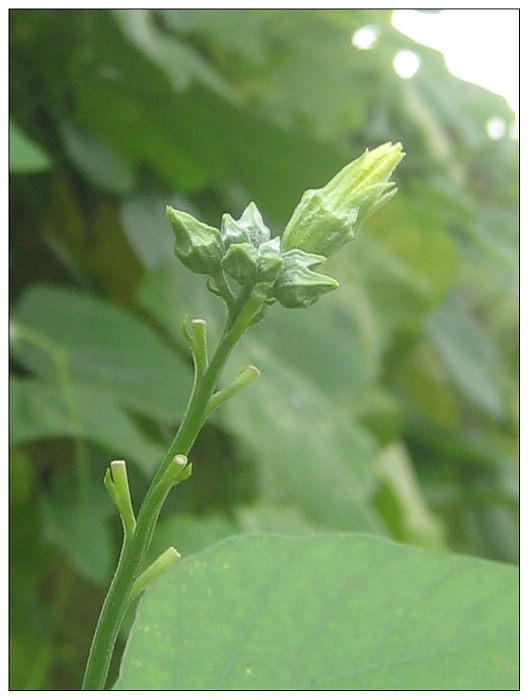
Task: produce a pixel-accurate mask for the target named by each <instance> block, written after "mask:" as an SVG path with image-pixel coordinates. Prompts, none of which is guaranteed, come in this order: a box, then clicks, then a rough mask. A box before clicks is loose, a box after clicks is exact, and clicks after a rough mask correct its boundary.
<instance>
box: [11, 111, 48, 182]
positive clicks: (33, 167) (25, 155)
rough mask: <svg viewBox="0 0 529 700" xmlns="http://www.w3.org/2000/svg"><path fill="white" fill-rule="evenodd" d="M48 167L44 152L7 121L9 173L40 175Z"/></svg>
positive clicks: (46, 156)
mask: <svg viewBox="0 0 529 700" xmlns="http://www.w3.org/2000/svg"><path fill="white" fill-rule="evenodd" d="M50 165H51V160H50V157H49V156H48V154H47V153H46V151H45V150H44V149H43V148H42V147H41V146H39V145H38V144H37V143H35V141H33V140H32V139H30V138H29V136H26V134H25V133H24V132H23V131H22V129H20V127H18V126H17V125H16V124H15V122H14V121H13V120H12V119H9V172H10V173H22V174H26V173H40V172H42V171H43V170H48V169H49V167H50Z"/></svg>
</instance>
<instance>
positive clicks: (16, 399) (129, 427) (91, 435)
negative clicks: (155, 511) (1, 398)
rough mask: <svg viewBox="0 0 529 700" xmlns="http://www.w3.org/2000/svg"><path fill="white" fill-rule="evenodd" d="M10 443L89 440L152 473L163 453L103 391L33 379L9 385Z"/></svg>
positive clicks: (11, 380) (76, 384) (12, 379)
mask: <svg viewBox="0 0 529 700" xmlns="http://www.w3.org/2000/svg"><path fill="white" fill-rule="evenodd" d="M9 419H10V422H9V441H10V444H11V445H12V446H13V445H22V444H25V443H28V442H34V441H36V440H42V439H49V438H54V437H66V436H68V437H77V438H82V439H84V440H91V441H93V442H95V443H97V444H98V445H100V446H101V447H103V448H104V449H105V450H107V451H108V452H110V454H112V455H114V457H115V458H116V459H117V458H120V459H121V458H124V459H127V460H131V461H133V462H135V463H136V464H138V465H140V466H141V467H142V469H143V470H144V471H145V472H146V473H147V474H152V473H153V471H154V469H155V467H156V466H157V464H158V463H159V462H160V460H161V458H162V457H163V448H162V447H161V446H160V445H159V444H156V443H154V442H153V441H151V440H149V439H147V438H146V437H145V436H144V435H143V434H142V432H141V430H140V429H139V428H138V427H137V426H136V425H135V423H134V421H133V420H132V419H131V417H130V416H129V415H128V414H127V413H126V412H125V411H124V410H123V409H122V408H121V407H120V406H119V405H118V404H117V403H116V402H115V401H114V399H113V398H112V397H111V396H109V394H108V393H107V392H105V391H104V389H101V388H99V389H94V388H92V387H90V386H86V385H83V384H79V383H77V382H73V383H72V382H70V383H69V384H68V386H64V387H61V386H59V385H56V384H46V383H44V382H41V381H38V380H34V379H20V378H17V377H11V378H10V380H9Z"/></svg>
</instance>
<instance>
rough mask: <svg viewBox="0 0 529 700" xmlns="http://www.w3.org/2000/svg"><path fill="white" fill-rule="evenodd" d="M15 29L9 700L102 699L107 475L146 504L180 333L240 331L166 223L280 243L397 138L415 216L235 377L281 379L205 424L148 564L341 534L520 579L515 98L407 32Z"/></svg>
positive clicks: (380, 226)
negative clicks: (452, 66) (300, 215)
mask: <svg viewBox="0 0 529 700" xmlns="http://www.w3.org/2000/svg"><path fill="white" fill-rule="evenodd" d="M366 26H370V27H371V28H372V29H375V30H376V36H377V40H376V42H375V43H374V45H373V46H372V47H371V49H370V50H361V49H359V48H356V47H355V46H354V44H353V42H352V37H353V36H354V35H355V32H357V30H359V29H360V28H362V27H366ZM9 34H10V48H9V57H10V116H11V119H10V173H11V178H10V322H11V323H10V331H11V332H10V335H11V363H10V439H11V451H10V456H11V461H10V498H11V511H10V518H11V519H10V533H11V547H10V556H11V562H10V565H11V583H12V585H11V594H10V599H11V687H12V688H13V689H21V688H27V689H67V688H75V687H79V684H80V680H81V676H82V670H83V664H84V661H85V657H86V654H87V650H88V645H89V642H90V638H91V634H92V631H93V626H94V624H95V620H96V616H97V613H98V610H99V606H100V604H101V601H102V597H103V595H104V591H105V586H106V585H107V584H108V581H109V577H110V575H111V571H112V568H113V565H114V563H115V560H116V557H117V553H118V547H119V540H120V532H119V523H118V519H117V517H116V516H115V514H114V512H113V509H112V507H111V504H110V501H109V499H108V498H107V495H106V493H105V491H104V489H103V486H102V477H103V473H104V469H105V467H106V465H107V463H108V461H109V460H110V459H113V458H125V459H127V461H128V463H129V469H130V474H131V479H132V487H133V491H134V494H135V498H136V502H137V503H138V502H139V500H140V498H141V495H142V493H144V491H145V489H146V486H147V483H148V479H149V476H150V475H151V474H152V473H153V471H154V470H155V468H156V466H157V462H158V460H159V459H160V457H161V456H162V454H163V452H164V449H165V448H166V447H167V445H168V443H169V441H170V438H171V436H172V435H173V433H174V431H175V428H176V427H177V425H178V421H179V419H180V418H181V416H182V414H183V411H184V410H185V405H186V401H187V395H188V391H189V389H190V385H191V379H192V374H191V364H190V358H189V357H188V355H187V352H186V348H185V345H184V343H183V338H182V335H181V331H180V324H181V321H182V319H183V317H184V315H185V314H186V313H189V314H190V316H191V317H204V318H206V319H207V321H208V329H209V333H210V336H211V339H212V341H214V339H215V337H216V335H217V333H218V331H219V329H220V326H221V322H222V319H223V308H222V306H221V303H220V302H218V300H217V299H215V298H213V297H211V295H210V294H208V293H207V292H206V290H205V287H204V283H203V279H201V278H198V277H195V276H193V275H192V274H191V273H189V272H188V271H187V270H186V269H184V268H183V267H182V266H181V265H179V264H178V262H177V260H176V258H174V257H173V254H172V247H173V241H172V233H171V231H170V228H169V225H168V222H167V221H166V220H165V214H164V208H165V205H166V204H167V203H170V204H172V205H173V206H176V207H178V208H181V209H185V210H188V211H190V212H192V213H194V214H195V215H196V216H198V217H199V218H202V219H203V220H205V221H207V222H208V223H210V224H212V225H216V226H218V225H219V223H220V217H221V215H222V213H223V212H225V211H228V212H231V213H232V214H233V215H234V216H235V217H238V216H239V215H240V213H241V211H242V209H243V208H244V207H245V206H246V204H247V203H248V202H249V201H250V200H255V202H256V203H257V205H258V207H259V208H260V209H261V211H262V212H263V215H264V217H265V221H266V222H267V224H268V225H269V226H270V227H271V228H272V229H273V231H274V233H275V234H279V233H280V232H281V231H282V229H283V227H284V225H285V224H286V222H287V220H288V218H289V216H290V214H291V212H292V210H293V208H294V206H295V205H296V203H297V202H298V200H299V198H300V196H301V194H302V192H303V191H304V190H305V189H307V188H309V187H318V186H321V185H323V184H324V183H325V182H326V181H327V180H328V179H329V178H330V177H331V176H332V175H333V174H334V173H335V172H336V171H337V170H338V169H339V168H340V167H342V166H343V165H344V164H345V163H347V162H348V161H350V160H352V159H353V158H355V157H357V156H358V155H359V154H360V153H361V152H362V151H363V150H364V149H365V148H366V147H375V146H377V145H379V144H381V143H384V142H385V141H389V140H391V141H401V142H402V143H403V145H404V148H405V150H406V152H407V157H406V159H405V161H404V162H403V164H402V165H401V166H400V167H399V169H398V171H397V173H396V180H397V181H398V185H399V190H400V191H399V194H398V196H397V197H396V198H395V199H394V200H392V201H391V203H390V204H389V205H387V206H386V207H384V208H383V209H382V210H381V211H380V212H378V213H377V214H376V216H375V217H374V218H373V219H372V220H370V221H369V222H368V224H366V226H365V228H364V229H363V231H362V233H361V236H360V237H359V239H358V240H357V241H356V242H355V243H354V244H352V245H350V246H348V247H346V248H345V249H344V250H343V254H342V253H341V254H340V255H339V256H336V258H333V259H332V260H331V261H329V262H328V263H327V265H326V268H327V269H326V271H327V272H328V273H329V274H331V275H332V276H335V277H337V278H338V279H339V280H340V283H341V286H340V288H339V290H338V291H336V292H333V294H332V295H329V296H326V297H324V298H323V299H322V300H321V301H320V302H319V303H318V304H317V305H316V306H315V307H313V308H311V309H309V310H308V311H304V310H301V311H285V310H283V309H282V308H276V306H274V307H273V308H272V309H271V310H270V311H269V313H268V317H267V319H266V322H265V323H263V324H262V325H260V326H257V327H256V328H255V329H253V330H251V331H250V332H249V333H248V334H247V336H246V337H245V338H244V340H243V342H242V343H241V345H240V348H239V349H238V350H237V353H236V356H235V357H234V358H233V362H232V363H231V365H230V366H229V367H228V368H227V370H226V373H227V376H228V375H230V376H231V374H233V373H234V372H235V371H236V370H237V369H238V366H239V365H240V364H242V363H248V362H252V363H255V364H256V365H257V366H258V367H259V368H260V369H261V372H262V376H261V378H260V379H259V381H257V382H256V383H255V384H252V386H251V387H249V388H247V389H246V390H245V391H244V392H242V393H241V394H240V395H237V397H236V398H235V399H234V400H233V401H232V402H230V403H229V404H227V405H226V407H225V408H224V409H223V410H222V412H219V413H218V416H217V415H216V417H215V419H214V420H212V421H211V422H210V423H209V424H208V425H207V426H206V428H205V429H204V431H203V433H202V435H201V436H200V438H199V440H198V443H197V444H196V447H195V448H194V450H193V454H192V459H193V462H194V464H195V469H194V473H193V478H192V479H190V480H189V481H187V482H185V484H184V485H182V486H181V487H179V488H178V490H177V492H175V493H174V494H172V495H171V497H170V499H169V502H168V504H167V506H166V507H165V508H164V511H163V513H162V520H161V523H160V528H159V531H158V533H157V535H156V538H155V542H154V543H153V551H152V556H154V555H155V554H156V553H158V552H159V551H160V550H161V549H162V548H163V547H165V546H167V545H168V544H174V545H176V546H177V547H178V549H179V550H180V551H181V552H182V554H183V555H184V556H185V555H186V554H189V553H191V552H193V551H196V550H198V549H200V548H201V547H204V546H207V545H209V544H211V543H213V542H215V541H216V540H218V539H220V538H222V537H225V536H227V535H231V534H234V533H238V532H249V531H267V532H284V533H296V534H298V533H306V532H313V531H316V530H320V531H321V530H335V529H338V530H358V531H366V532H372V533H377V534H380V535H382V536H385V537H390V538H394V539H396V540H398V541H401V542H410V543H414V544H417V545H420V546H422V547H430V548H445V549H449V550H452V551H456V552H466V553H471V554H474V555H478V556H482V557H487V558H492V559H497V560H501V561H508V562H515V561H517V556H518V442H517V441H518V361H519V358H518V347H519V336H518V142H517V141H516V140H515V139H513V138H511V137H510V136H509V128H510V126H511V125H512V124H513V121H514V115H513V113H512V112H511V110H510V108H509V107H508V104H507V103H506V101H505V100H504V99H503V98H501V97H499V96H497V95H494V94H492V93H490V92H487V91H486V90H484V89H482V88H479V87H477V86H475V85H471V84H468V83H465V82H462V81H460V80H458V79H456V78H454V77H453V76H452V75H451V74H450V73H449V72H448V71H447V69H446V66H445V63H444V60H443V57H442V55H441V54H439V53H438V52H436V51H433V50H430V49H427V48H425V47H423V46H421V45H418V44H415V43H414V42H413V41H411V40H410V39H408V38H406V37H405V36H403V35H402V34H400V33H398V32H397V31H396V30H395V29H394V28H393V27H392V25H391V11H390V10H336V9H335V10H192V9H188V10H121V11H111V10H71V11H70V10H11V12H10V32H9ZM403 48H408V49H411V50H413V51H414V52H415V53H416V54H417V55H418V56H419V58H420V60H421V68H420V70H419V71H418V73H417V74H416V75H415V76H414V77H413V78H412V79H410V80H403V79H402V78H400V77H399V76H398V75H397V74H396V73H395V71H394V70H393V67H392V61H393V57H394V55H395V53H396V52H397V51H399V50H400V49H403ZM491 118H500V119H501V120H503V122H504V124H505V125H506V127H507V129H506V135H505V136H503V137H502V138H498V139H495V140H493V139H491V138H490V137H489V136H488V135H487V123H488V122H489V120H490V119H491Z"/></svg>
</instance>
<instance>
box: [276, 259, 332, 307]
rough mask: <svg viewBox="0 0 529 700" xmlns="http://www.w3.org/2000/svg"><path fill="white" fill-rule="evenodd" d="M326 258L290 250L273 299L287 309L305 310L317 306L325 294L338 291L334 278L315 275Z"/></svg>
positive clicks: (284, 260) (284, 261)
mask: <svg viewBox="0 0 529 700" xmlns="http://www.w3.org/2000/svg"><path fill="white" fill-rule="evenodd" d="M325 260H326V258H325V257H324V256H323V255H315V254H312V253H306V252H305V251H303V250H297V249H294V250H289V251H287V252H286V253H284V254H283V263H284V267H283V270H282V271H281V273H280V274H279V276H278V278H277V281H276V283H275V286H274V288H273V290H272V293H271V295H272V296H273V297H275V298H276V299H277V300H278V301H279V303H280V304H281V305H282V306H285V307H286V308H287V309H303V308H306V307H307V306H311V304H314V303H315V302H316V301H318V299H319V298H320V296H321V295H322V294H325V293H326V292H331V291H332V290H333V289H336V288H337V287H338V282H337V281H336V280H335V279H333V278H332V277H327V275H321V274H320V273H319V272H314V270H313V268H314V267H316V266H317V265H321V263H323V262H325Z"/></svg>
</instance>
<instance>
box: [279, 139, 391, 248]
mask: <svg viewBox="0 0 529 700" xmlns="http://www.w3.org/2000/svg"><path fill="white" fill-rule="evenodd" d="M403 157H404V153H403V151H402V146H401V144H400V143H396V144H391V143H386V144H384V145H383V146H379V147H378V148H375V149H374V150H373V151H369V150H366V152H365V153H364V154H363V155H362V156H360V158H357V159H356V160H354V161H353V162H352V163H349V164H348V165H346V166H345V167H344V168H342V170H340V172H339V173H338V174H337V175H335V176H334V177H333V178H332V180H330V182H328V183H327V185H325V187H322V188H321V189H317V190H307V191H306V192H305V193H304V194H303V196H302V198H301V201H300V202H299V204H298V206H297V207H296V209H295V210H294V213H293V215H292V217H291V219H290V221H289V222H288V224H287V226H286V228H285V231H284V233H283V238H282V242H281V248H282V250H283V251H288V250H292V249H295V248H299V249H300V250H305V251H307V252H309V253H318V254H320V255H324V256H326V257H329V255H332V254H333V253H335V252H336V251H337V250H339V249H340V248H341V247H342V246H343V245H344V244H345V243H347V241H350V240H352V239H353V238H354V237H355V236H356V234H357V233H358V230H359V228H360V226H361V224H363V222H364V221H365V220H366V219H367V218H368V217H369V216H371V215H372V214H374V212H375V211H377V209H378V208H379V207H381V206H382V204H384V203H385V202H386V201H387V200H388V199H390V198H391V197H392V196H393V195H394V194H395V193H396V191H397V188H396V187H395V184H394V183H393V182H388V180H389V178H390V177H391V174H392V173H393V171H394V170H395V168H396V167H397V165H398V164H399V162H400V161H401V160H402V158H403Z"/></svg>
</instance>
